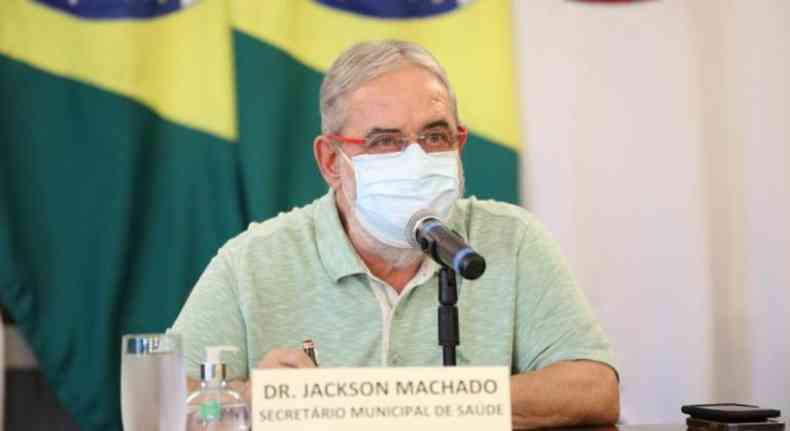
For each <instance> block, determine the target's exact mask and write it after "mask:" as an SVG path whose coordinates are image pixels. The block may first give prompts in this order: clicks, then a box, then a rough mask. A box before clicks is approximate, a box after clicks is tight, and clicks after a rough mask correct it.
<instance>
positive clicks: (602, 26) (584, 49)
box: [514, 0, 790, 423]
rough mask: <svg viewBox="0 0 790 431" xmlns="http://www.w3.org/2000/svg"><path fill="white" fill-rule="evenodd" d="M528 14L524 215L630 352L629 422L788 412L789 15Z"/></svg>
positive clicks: (667, 4) (701, 11) (542, 2)
mask: <svg viewBox="0 0 790 431" xmlns="http://www.w3.org/2000/svg"><path fill="white" fill-rule="evenodd" d="M514 5H515V14H514V15H515V17H514V19H515V20H516V28H517V35H516V38H517V45H516V46H517V47H518V48H517V50H518V54H519V67H520V79H521V96H522V97H521V100H522V115H523V123H524V130H525V145H526V148H527V151H526V152H525V159H524V165H523V172H524V175H523V181H524V190H525V202H526V204H527V206H528V207H529V208H530V209H531V210H532V211H534V212H535V213H537V214H538V216H539V217H540V218H541V219H542V220H543V221H544V222H545V223H546V224H547V225H548V226H549V228H550V229H551V230H552V231H553V232H554V233H555V235H556V236H557V237H558V239H559V241H560V242H561V244H562V246H563V249H564V251H565V253H566V255H567V256H568V258H569V261H570V262H571V265H572V267H573V268H574V270H575V272H576V274H577V276H578V279H579V282H580V283H581V285H582V286H583V287H584V289H585V290H586V291H587V293H588V295H589V297H590V299H591V301H592V302H593V304H594V306H595V307H596V309H597V311H598V313H599V315H600V317H601V319H602V321H603V322H604V325H605V327H606V329H607V330H608V332H609V333H610V335H611V336H612V338H613V340H614V342H615V344H616V347H617V349H618V352H619V355H620V359H621V372H622V377H623V387H622V389H623V408H624V410H623V412H624V418H625V420H627V421H628V422H632V423H655V422H669V421H677V422H679V421H680V420H681V419H682V417H683V416H682V415H681V414H680V406H681V405H682V404H685V403H695V402H697V403H699V402H707V401H717V400H730V401H752V402H757V403H762V404H764V405H766V406H773V407H777V408H782V409H784V410H785V411H786V412H787V413H790V365H788V364H790V324H789V323H788V322H790V317H788V310H790V290H788V289H787V288H788V287H790V228H789V227H788V223H790V174H788V172H787V169H788V168H790V151H789V150H788V149H787V147H788V145H790V127H789V126H788V125H787V120H788V119H790V109H789V108H790V106H788V103H789V102H788V100H790V86H789V85H788V82H790V79H788V78H787V77H788V76H790V48H787V47H788V46H790V33H788V29H790V3H788V2H786V1H785V0H775V1H768V0H759V1H749V2H739V1H720V0H694V1H693V2H692V1H686V0H665V1H660V2H659V1H645V2H637V3H635V4H631V5H589V4H581V3H578V2H570V1H557V0H530V1H518V0H517V1H515V2H514Z"/></svg>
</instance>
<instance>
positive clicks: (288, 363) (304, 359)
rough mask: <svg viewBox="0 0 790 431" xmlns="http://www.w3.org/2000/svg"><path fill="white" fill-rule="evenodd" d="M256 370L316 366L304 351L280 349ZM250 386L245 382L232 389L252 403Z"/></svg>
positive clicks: (273, 352) (271, 353)
mask: <svg viewBox="0 0 790 431" xmlns="http://www.w3.org/2000/svg"><path fill="white" fill-rule="evenodd" d="M255 368H315V364H314V363H313V360H312V359H310V357H309V356H307V354H306V353H305V352H304V351H303V350H302V349H287V348H278V349H274V350H271V351H270V352H269V353H267V354H266V355H265V356H264V357H263V359H261V360H260V361H258V364H257V365H256V366H255ZM250 386H251V385H250V384H249V382H245V381H236V382H232V383H231V387H232V388H234V389H235V390H237V391H239V393H241V396H242V397H244V399H245V400H247V402H252V389H251V388H250Z"/></svg>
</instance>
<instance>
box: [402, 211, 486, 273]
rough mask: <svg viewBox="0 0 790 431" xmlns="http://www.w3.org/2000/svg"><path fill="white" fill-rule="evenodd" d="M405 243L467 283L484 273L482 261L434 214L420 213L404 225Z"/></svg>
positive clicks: (484, 268) (478, 255) (484, 267)
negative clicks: (406, 241)
mask: <svg viewBox="0 0 790 431" xmlns="http://www.w3.org/2000/svg"><path fill="white" fill-rule="evenodd" d="M406 237H407V238H408V240H409V243H410V244H411V245H412V246H414V247H418V248H420V249H421V250H422V251H423V252H424V253H425V254H427V255H428V256H431V257H432V258H433V260H435V261H436V263H438V264H440V265H444V266H447V267H449V268H452V269H453V270H455V272H456V273H458V274H461V276H462V277H463V278H466V279H467V280H474V279H476V278H478V277H480V276H481V275H483V272H484V271H485V270H486V261H485V259H483V256H480V254H478V253H477V252H476V251H474V249H472V247H469V244H467V243H466V240H464V238H463V237H461V235H458V234H457V233H455V231H453V230H452V229H450V228H449V227H447V226H445V224H444V223H442V221H441V220H440V219H439V217H438V216H436V215H435V214H434V213H432V212H430V211H427V210H420V211H417V212H416V213H414V215H413V216H412V217H411V219H409V223H407V224H406Z"/></svg>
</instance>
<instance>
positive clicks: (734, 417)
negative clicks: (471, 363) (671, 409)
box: [680, 403, 785, 431]
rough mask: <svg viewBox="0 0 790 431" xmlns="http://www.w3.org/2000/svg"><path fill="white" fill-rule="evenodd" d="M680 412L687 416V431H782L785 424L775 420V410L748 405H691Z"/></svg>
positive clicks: (776, 412) (778, 412)
mask: <svg viewBox="0 0 790 431" xmlns="http://www.w3.org/2000/svg"><path fill="white" fill-rule="evenodd" d="M680 411H682V412H683V413H685V414H687V415H689V416H690V417H689V418H688V419H686V425H687V426H688V430H689V431H783V430H784V429H785V424H784V422H782V421H779V420H777V419H775V418H778V417H779V416H780V415H781V412H780V411H779V410H776V409H765V408H761V407H759V406H754V405H750V404H735V403H722V404H691V405H685V406H683V407H681V409H680Z"/></svg>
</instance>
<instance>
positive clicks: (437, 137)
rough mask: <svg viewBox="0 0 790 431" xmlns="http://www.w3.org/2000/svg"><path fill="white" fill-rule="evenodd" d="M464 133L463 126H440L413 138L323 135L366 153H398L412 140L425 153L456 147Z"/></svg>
mask: <svg viewBox="0 0 790 431" xmlns="http://www.w3.org/2000/svg"><path fill="white" fill-rule="evenodd" d="M466 133H467V132H466V128H464V127H458V131H457V132H453V131H452V130H450V129H448V128H446V127H440V128H433V129H428V130H425V131H423V132H421V133H420V134H418V135H417V136H415V138H414V140H412V139H410V138H409V136H408V135H406V134H404V133H401V132H380V133H373V134H370V135H368V136H366V137H364V138H351V137H348V136H342V135H325V136H326V137H327V138H328V139H331V140H334V141H339V142H343V143H345V144H353V145H362V147H363V149H364V151H365V153H367V154H389V153H400V152H401V151H403V150H404V149H405V148H406V147H408V146H409V144H411V143H413V142H416V143H417V144H419V145H420V146H421V147H422V149H423V150H424V151H425V152H426V153H438V152H442V151H452V150H455V149H456V148H458V144H459V142H461V139H462V138H463V137H465V136H466Z"/></svg>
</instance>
